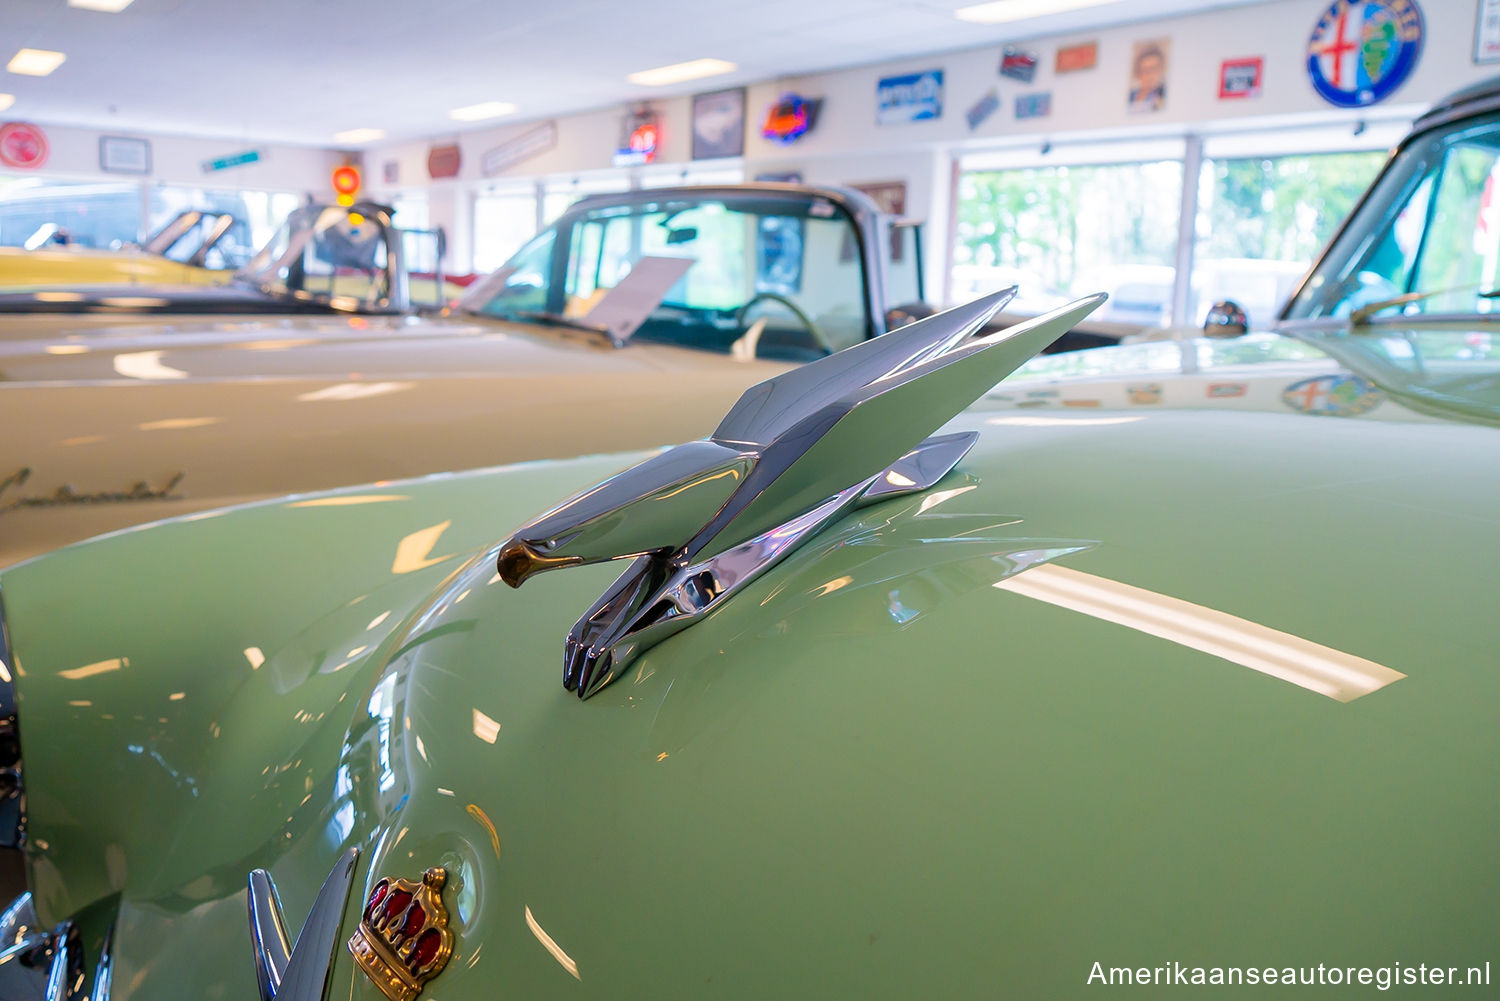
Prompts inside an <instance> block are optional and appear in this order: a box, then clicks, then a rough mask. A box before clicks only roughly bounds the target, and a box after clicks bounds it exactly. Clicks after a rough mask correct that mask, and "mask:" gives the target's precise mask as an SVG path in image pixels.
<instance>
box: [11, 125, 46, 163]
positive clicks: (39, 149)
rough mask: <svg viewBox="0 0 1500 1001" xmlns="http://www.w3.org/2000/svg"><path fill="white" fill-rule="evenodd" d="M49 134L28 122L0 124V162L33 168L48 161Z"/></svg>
mask: <svg viewBox="0 0 1500 1001" xmlns="http://www.w3.org/2000/svg"><path fill="white" fill-rule="evenodd" d="M49 150H50V147H49V146H48V145H47V134H46V133H45V132H43V131H42V130H41V129H39V128H37V127H36V126H35V125H31V124H29V123H27V122H6V123H5V124H4V125H0V163H4V164H5V165H6V166H7V167H18V168H20V169H22V170H32V169H34V168H36V167H40V166H41V165H42V164H44V163H46V162H47V153H48V152H49Z"/></svg>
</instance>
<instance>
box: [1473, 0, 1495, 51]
mask: <svg viewBox="0 0 1500 1001" xmlns="http://www.w3.org/2000/svg"><path fill="white" fill-rule="evenodd" d="M1474 61H1475V62H1476V63H1500V0H1479V15H1478V20H1477V21H1476V22H1475V24H1474Z"/></svg>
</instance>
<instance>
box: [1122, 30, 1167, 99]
mask: <svg viewBox="0 0 1500 1001" xmlns="http://www.w3.org/2000/svg"><path fill="white" fill-rule="evenodd" d="M1170 46H1171V39H1169V38H1152V39H1149V40H1148V41H1144V42H1136V43H1135V45H1134V47H1133V48H1132V49H1131V54H1130V101H1129V105H1128V107H1129V110H1130V111H1131V112H1132V113H1139V112H1151V111H1160V110H1161V109H1162V108H1164V107H1165V106H1166V104H1167V52H1168V50H1169V48H1170Z"/></svg>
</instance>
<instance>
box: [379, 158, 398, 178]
mask: <svg viewBox="0 0 1500 1001" xmlns="http://www.w3.org/2000/svg"><path fill="white" fill-rule="evenodd" d="M380 176H381V178H382V179H383V180H384V181H385V183H387V184H397V183H399V182H400V180H401V161H399V160H387V161H386V162H385V163H384V164H382V165H381V170H380Z"/></svg>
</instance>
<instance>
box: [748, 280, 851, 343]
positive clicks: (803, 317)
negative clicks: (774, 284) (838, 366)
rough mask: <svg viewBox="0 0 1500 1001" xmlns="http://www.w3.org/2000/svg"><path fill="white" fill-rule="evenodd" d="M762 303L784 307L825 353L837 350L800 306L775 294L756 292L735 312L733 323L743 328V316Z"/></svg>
mask: <svg viewBox="0 0 1500 1001" xmlns="http://www.w3.org/2000/svg"><path fill="white" fill-rule="evenodd" d="M762 302H774V303H777V304H778V305H781V306H785V307H786V308H787V310H788V311H790V312H791V314H792V315H793V316H795V317H796V318H797V321H798V322H799V323H801V324H802V326H804V327H806V328H807V335H808V336H809V337H810V338H812V341H813V343H814V344H816V345H817V346H818V347H819V348H820V349H821V350H822V351H824V352H825V353H827V354H833V353H834V352H835V351H836V350H838V349H837V348H835V347H834V346H833V344H832V342H830V341H829V340H828V338H827V337H826V336H824V334H823V332H822V331H821V330H819V329H818V325H817V324H815V323H813V321H812V317H810V316H808V315H807V314H806V313H805V312H803V310H802V307H801V306H798V305H797V304H796V303H795V302H793V301H792V300H790V299H788V298H787V297H786V296H784V295H779V294H777V293H775V292H757V293H756V294H755V295H754V296H752V297H751V298H750V300H749V301H748V302H746V303H745V304H744V305H743V306H741V307H740V308H739V309H738V310H736V311H735V314H734V318H735V322H736V323H737V324H738V325H739V326H741V327H743V326H744V325H745V314H746V313H748V312H750V307H752V306H755V305H757V304H759V303H762Z"/></svg>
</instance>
